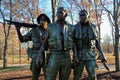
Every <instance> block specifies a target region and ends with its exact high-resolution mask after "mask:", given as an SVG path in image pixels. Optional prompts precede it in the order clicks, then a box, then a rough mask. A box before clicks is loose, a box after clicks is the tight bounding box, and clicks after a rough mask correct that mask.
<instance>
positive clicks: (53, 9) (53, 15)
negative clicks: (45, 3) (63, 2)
mask: <svg viewBox="0 0 120 80" xmlns="http://www.w3.org/2000/svg"><path fill="white" fill-rule="evenodd" d="M51 4H52V13H53V14H52V22H55V16H56V12H55V11H56V0H52V1H51Z"/></svg>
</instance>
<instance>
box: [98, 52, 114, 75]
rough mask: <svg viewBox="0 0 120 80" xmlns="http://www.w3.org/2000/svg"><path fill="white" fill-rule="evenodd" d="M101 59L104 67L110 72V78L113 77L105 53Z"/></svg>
mask: <svg viewBox="0 0 120 80" xmlns="http://www.w3.org/2000/svg"><path fill="white" fill-rule="evenodd" d="M100 57H101V58H102V60H101V62H102V63H103V65H104V67H105V68H106V70H107V71H108V73H109V75H110V77H112V75H111V73H110V69H109V67H108V64H107V61H106V59H105V57H104V55H103V53H101V56H100Z"/></svg>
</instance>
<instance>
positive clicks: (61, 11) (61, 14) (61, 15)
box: [57, 9, 66, 20]
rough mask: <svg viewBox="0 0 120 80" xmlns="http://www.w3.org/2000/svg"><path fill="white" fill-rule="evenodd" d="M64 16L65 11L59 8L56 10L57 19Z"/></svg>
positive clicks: (62, 18)
mask: <svg viewBox="0 0 120 80" xmlns="http://www.w3.org/2000/svg"><path fill="white" fill-rule="evenodd" d="M65 17H66V13H65V12H64V10H61V9H60V10H59V9H58V11H57V19H58V20H64V19H65Z"/></svg>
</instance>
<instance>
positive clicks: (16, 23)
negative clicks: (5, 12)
mask: <svg viewBox="0 0 120 80" xmlns="http://www.w3.org/2000/svg"><path fill="white" fill-rule="evenodd" d="M4 21H6V22H7V23H8V24H13V25H19V26H24V27H29V28H35V27H39V25H37V24H29V23H22V22H16V21H10V20H6V19H4Z"/></svg>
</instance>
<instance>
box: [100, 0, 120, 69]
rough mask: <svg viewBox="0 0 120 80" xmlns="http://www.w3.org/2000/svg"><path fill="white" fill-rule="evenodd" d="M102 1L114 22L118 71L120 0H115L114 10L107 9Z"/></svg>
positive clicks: (117, 67) (117, 66) (119, 67)
mask: <svg viewBox="0 0 120 80" xmlns="http://www.w3.org/2000/svg"><path fill="white" fill-rule="evenodd" d="M100 3H101V5H102V7H103V8H104V9H105V11H107V12H108V14H109V20H110V21H111V22H112V26H113V27H114V28H113V29H114V31H115V32H114V39H115V43H114V54H115V68H116V71H119V70H120V63H119V38H120V37H119V24H118V23H119V20H120V0H113V2H112V4H113V10H112V11H111V10H109V9H107V8H106V7H105V6H104V5H103V3H102V0H100Z"/></svg>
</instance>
